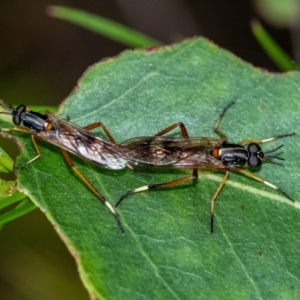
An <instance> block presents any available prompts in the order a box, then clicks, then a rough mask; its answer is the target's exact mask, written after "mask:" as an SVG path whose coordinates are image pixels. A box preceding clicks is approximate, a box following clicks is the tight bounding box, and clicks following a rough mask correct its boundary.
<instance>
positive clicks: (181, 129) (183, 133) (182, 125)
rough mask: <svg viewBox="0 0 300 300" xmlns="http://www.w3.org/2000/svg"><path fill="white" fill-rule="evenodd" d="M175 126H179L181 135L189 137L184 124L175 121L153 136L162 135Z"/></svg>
mask: <svg viewBox="0 0 300 300" xmlns="http://www.w3.org/2000/svg"><path fill="white" fill-rule="evenodd" d="M176 127H180V131H181V134H182V136H183V137H189V135H188V132H187V129H186V127H185V125H184V124H183V123H182V122H178V123H175V124H173V125H171V126H169V127H167V128H165V129H163V130H161V131H159V132H158V133H157V134H156V135H155V136H162V135H164V134H166V133H168V132H170V131H171V130H173V129H174V128H176Z"/></svg>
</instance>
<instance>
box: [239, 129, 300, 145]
mask: <svg viewBox="0 0 300 300" xmlns="http://www.w3.org/2000/svg"><path fill="white" fill-rule="evenodd" d="M295 134H296V133H295V132H292V133H287V134H281V135H276V136H273V137H270V138H268V139H263V140H256V139H245V140H242V141H240V142H239V145H244V144H250V143H255V144H263V143H268V142H272V141H275V140H278V139H281V138H284V137H288V136H293V135H295Z"/></svg>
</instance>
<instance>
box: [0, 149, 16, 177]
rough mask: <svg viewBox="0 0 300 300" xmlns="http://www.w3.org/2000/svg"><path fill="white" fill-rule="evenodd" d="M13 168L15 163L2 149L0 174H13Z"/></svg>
mask: <svg viewBox="0 0 300 300" xmlns="http://www.w3.org/2000/svg"><path fill="white" fill-rule="evenodd" d="M13 166H14V161H13V160H12V159H11V158H10V156H9V155H8V154H7V153H6V152H5V151H4V150H3V149H2V148H0V173H11V172H12V170H13Z"/></svg>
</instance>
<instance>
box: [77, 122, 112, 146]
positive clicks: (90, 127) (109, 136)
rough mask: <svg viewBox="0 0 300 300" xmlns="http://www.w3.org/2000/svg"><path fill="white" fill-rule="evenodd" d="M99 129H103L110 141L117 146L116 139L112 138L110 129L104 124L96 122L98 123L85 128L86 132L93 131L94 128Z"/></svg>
mask: <svg viewBox="0 0 300 300" xmlns="http://www.w3.org/2000/svg"><path fill="white" fill-rule="evenodd" d="M97 127H101V128H102V129H103V131H104V132H105V134H106V136H107V137H108V139H109V140H110V141H111V142H112V143H114V144H117V143H116V142H115V139H114V138H113V137H112V135H111V133H110V132H109V131H108V129H107V128H106V126H105V125H104V124H103V123H102V122H96V123H92V124H90V125H87V126H84V127H83V128H84V129H85V130H92V129H94V128H97Z"/></svg>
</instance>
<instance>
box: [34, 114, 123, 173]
mask: <svg viewBox="0 0 300 300" xmlns="http://www.w3.org/2000/svg"><path fill="white" fill-rule="evenodd" d="M47 117H48V118H49V120H50V121H51V122H52V124H53V127H54V128H53V130H48V131H41V132H38V133H36V134H35V136H37V137H38V138H40V139H42V140H45V141H47V142H49V143H51V144H54V145H56V146H58V147H60V148H63V149H65V150H66V151H68V152H71V153H73V154H75V155H76V156H79V157H81V158H83V159H86V160H89V161H92V162H94V163H95V164H97V165H100V166H102V167H103V168H107V169H123V168H125V166H126V161H125V159H124V158H123V155H122V153H121V151H122V149H121V148H120V147H119V146H118V145H116V144H114V143H112V142H110V141H106V140H103V139H101V138H100V137H97V136H95V135H94V134H93V133H91V132H89V131H88V130H85V129H83V128H81V127H79V126H77V125H75V124H72V123H70V122H68V121H66V120H63V119H58V118H56V117H55V116H54V115H53V114H50V113H47ZM123 151H125V149H124V150H123Z"/></svg>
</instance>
